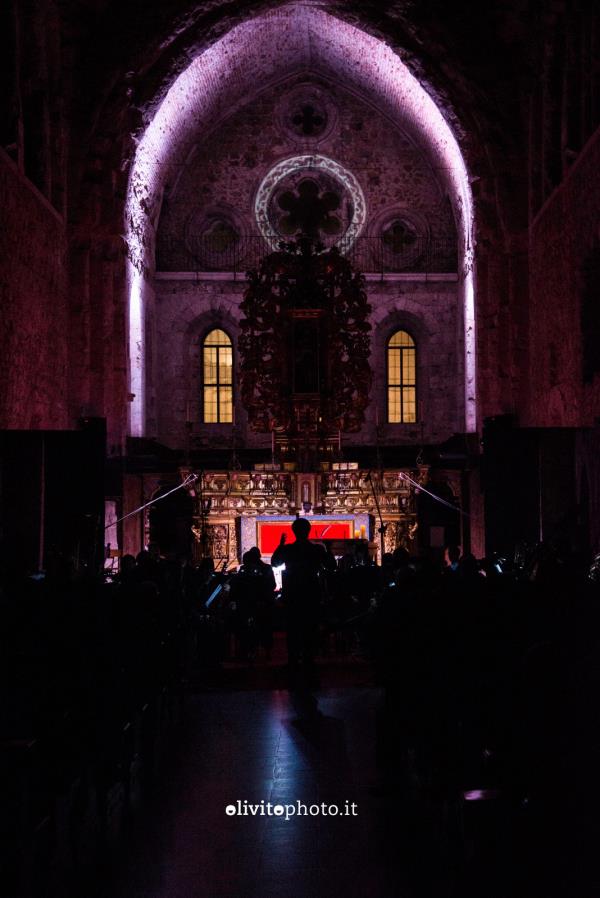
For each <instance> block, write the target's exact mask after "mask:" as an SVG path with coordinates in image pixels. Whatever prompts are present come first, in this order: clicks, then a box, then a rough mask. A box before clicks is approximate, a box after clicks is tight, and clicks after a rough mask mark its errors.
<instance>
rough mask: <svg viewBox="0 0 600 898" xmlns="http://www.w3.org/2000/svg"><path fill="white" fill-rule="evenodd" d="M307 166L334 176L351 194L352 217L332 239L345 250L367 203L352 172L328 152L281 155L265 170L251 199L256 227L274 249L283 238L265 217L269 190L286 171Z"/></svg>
mask: <svg viewBox="0 0 600 898" xmlns="http://www.w3.org/2000/svg"><path fill="white" fill-rule="evenodd" d="M311 169H320V170H321V171H325V172H327V173H328V174H330V175H332V176H333V177H334V178H337V180H338V181H341V183H342V184H343V185H344V187H345V188H346V190H347V191H348V193H349V194H350V196H351V197H352V206H353V211H352V221H351V222H350V225H349V226H348V229H347V230H346V232H345V233H344V234H343V235H342V237H340V239H339V240H338V241H337V242H336V243H335V246H339V247H340V248H341V247H342V246H343V249H344V252H347V251H348V250H349V249H350V247H351V246H352V244H353V243H354V241H355V240H356V238H357V237H358V235H359V234H360V232H361V231H362V229H363V227H364V224H365V221H366V219H367V204H366V202H365V196H364V193H363V192H362V188H361V186H360V184H359V183H358V180H357V179H356V178H355V176H354V175H353V174H352V172H350V171H348V169H346V168H344V167H343V165H340V164H339V162H335V161H334V160H333V159H330V158H329V157H328V156H321V155H319V154H314V153H305V154H303V155H300V156H290V157H289V159H282V160H281V162H278V163H277V165H274V166H273V168H272V169H271V170H270V171H269V172H267V174H266V175H265V177H264V178H263V180H262V181H261V183H260V186H259V188H258V190H257V193H256V199H255V201H254V214H255V216H256V223H257V225H258V227H259V230H260V232H261V234H262V235H263V237H264V238H265V240H266V241H267V243H268V244H269V246H270V247H271V249H273V250H275V249H277V248H278V246H279V244H280V243H281V241H282V240H283V239H284V238H283V237H281V235H280V234H277V233H276V231H275V230H274V228H273V227H272V226H271V223H270V221H269V216H268V208H269V201H270V199H271V197H272V195H273V191H274V190H275V189H276V187H277V185H278V184H280V183H281V181H282V180H283V179H284V178H286V177H287V176H288V175H292V174H294V173H295V172H299V171H310V170H311Z"/></svg>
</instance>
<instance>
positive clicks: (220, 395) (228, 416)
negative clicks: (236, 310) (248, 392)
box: [202, 328, 233, 424]
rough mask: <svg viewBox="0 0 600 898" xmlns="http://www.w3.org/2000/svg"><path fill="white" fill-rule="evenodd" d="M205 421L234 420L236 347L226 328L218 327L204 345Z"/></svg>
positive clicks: (223, 422) (213, 422)
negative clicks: (234, 361) (224, 329)
mask: <svg viewBox="0 0 600 898" xmlns="http://www.w3.org/2000/svg"><path fill="white" fill-rule="evenodd" d="M202 372H203V378H202V390H203V421H204V423H205V424H231V423H232V421H233V347H232V345H231V340H230V338H229V337H228V335H227V334H226V333H225V331H223V330H221V329H220V328H215V329H214V330H212V331H210V332H209V333H208V334H207V335H206V337H205V338H204V342H203V344H202Z"/></svg>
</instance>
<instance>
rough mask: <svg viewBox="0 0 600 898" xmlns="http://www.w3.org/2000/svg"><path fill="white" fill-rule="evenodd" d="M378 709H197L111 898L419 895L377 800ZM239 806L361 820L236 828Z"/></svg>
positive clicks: (368, 694) (256, 705) (325, 704)
mask: <svg viewBox="0 0 600 898" xmlns="http://www.w3.org/2000/svg"><path fill="white" fill-rule="evenodd" d="M379 701H380V693H379V691H378V690H377V689H374V688H363V689H360V688H352V689H329V690H322V691H320V692H318V693H316V694H315V697H314V698H313V699H312V700H311V699H310V698H309V699H307V698H304V699H294V697H293V696H291V695H290V693H288V692H286V691H283V690H281V691H279V690H274V691H260V692H259V691H256V692H226V691H219V692H213V693H204V694H201V695H196V696H194V697H193V698H191V699H190V707H189V711H188V713H189V727H188V729H189V733H188V736H187V738H186V740H185V744H184V745H182V747H181V750H180V752H179V755H178V758H177V764H176V767H175V770H172V772H171V774H170V777H169V781H168V782H165V783H164V784H163V787H162V794H161V795H159V796H157V798H156V800H155V801H154V804H153V807H152V809H151V810H149V813H148V815H147V817H146V820H145V822H144V823H143V824H142V825H141V826H140V827H138V830H137V833H136V836H135V839H134V843H133V847H132V850H131V851H130V852H129V857H128V859H127V862H126V864H125V866H124V869H122V870H121V871H120V873H119V875H118V876H116V878H115V882H113V883H112V884H111V885H110V887H109V888H108V890H107V892H106V898H204V896H206V898H209V896H210V898H259V896H260V898H296V896H298V898H321V896H323V898H324V896H330V895H332V894H333V895H344V896H346V898H352V896H357V898H358V896H361V898H367V896H373V898H391V896H398V898H401V896H404V895H408V894H410V893H409V891H408V890H406V889H405V887H404V885H403V883H402V882H401V879H402V872H401V870H400V872H398V871H397V872H396V873H394V874H392V873H391V872H390V869H391V868H392V869H393V868H394V867H395V865H394V864H390V863H389V860H390V858H389V849H386V848H385V845H386V844H387V840H386V839H385V830H386V829H387V828H388V823H389V821H387V823H386V820H385V814H384V812H383V809H382V799H381V797H380V796H379V795H378V793H377V790H374V789H373V785H374V784H375V783H376V770H375V738H374V737H375V715H376V709H377V706H378V703H379ZM317 702H318V707H317ZM238 800H239V801H241V802H244V801H247V802H251V803H259V802H261V801H264V802H267V801H270V802H272V803H273V804H281V805H285V804H292V803H295V802H297V801H301V802H304V803H306V804H307V806H309V805H310V804H316V803H318V804H321V803H322V802H326V803H327V805H328V806H329V805H333V804H336V805H338V806H339V807H340V808H343V809H344V810H345V809H346V802H349V803H350V804H349V805H348V807H349V808H350V810H351V811H352V808H351V803H352V802H355V803H356V812H357V816H354V815H352V814H351V815H350V816H337V817H334V816H296V817H291V819H289V820H285V819H284V818H283V817H276V816H266V815H265V816H228V815H227V814H226V811H225V808H226V806H227V805H235V803H236V802H237V801H238ZM400 866H401V865H400Z"/></svg>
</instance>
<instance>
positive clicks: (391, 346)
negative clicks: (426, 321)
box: [387, 331, 417, 424]
mask: <svg viewBox="0 0 600 898" xmlns="http://www.w3.org/2000/svg"><path fill="white" fill-rule="evenodd" d="M416 378H417V348H416V346H415V341H414V340H413V338H412V337H411V335H410V334H408V333H407V332H406V331H396V333H394V334H392V336H391V337H390V339H389V340H388V344H387V419H388V422H389V423H390V424H414V423H415V422H416V420H417V380H416Z"/></svg>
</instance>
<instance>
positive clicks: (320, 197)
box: [255, 154, 366, 252]
mask: <svg viewBox="0 0 600 898" xmlns="http://www.w3.org/2000/svg"><path fill="white" fill-rule="evenodd" d="M255 214H256V221H257V224H258V227H259V230H260V232H261V234H262V235H263V237H264V238H265V239H266V240H267V242H268V243H269V245H270V246H271V248H272V249H276V248H277V246H278V244H279V243H280V242H281V240H292V239H294V238H296V237H298V236H300V235H301V234H306V235H308V236H309V237H311V238H312V239H313V240H315V241H319V242H321V243H323V244H324V245H325V246H333V245H335V246H338V247H339V248H340V250H341V251H342V252H346V251H347V250H348V249H349V248H350V247H351V246H352V244H353V243H354V241H355V240H356V238H357V237H358V235H359V233H360V232H361V230H362V228H363V226H364V223H365V219H366V204H365V198H364V194H363V192H362V189H361V187H360V184H359V183H358V181H357V179H356V178H355V176H354V175H353V174H352V172H350V171H348V169H346V168H344V167H343V166H342V165H340V164H339V163H338V162H335V161H334V160H333V159H329V158H328V157H327V156H322V155H316V154H315V155H307V154H305V155H301V156H292V157H291V158H290V159H284V160H283V161H282V162H279V163H277V165H275V166H274V167H273V168H272V169H271V170H270V172H269V173H268V174H267V175H266V177H265V178H264V179H263V181H262V183H261V185H260V187H259V188H258V192H257V194H256V201H255Z"/></svg>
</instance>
